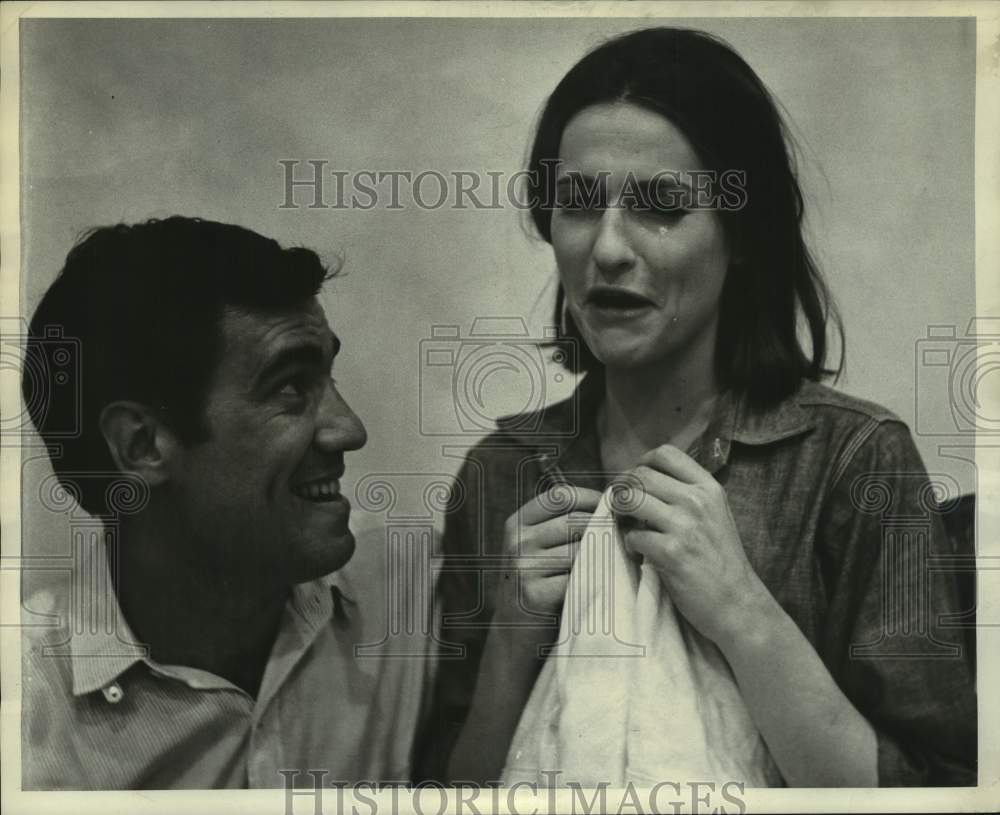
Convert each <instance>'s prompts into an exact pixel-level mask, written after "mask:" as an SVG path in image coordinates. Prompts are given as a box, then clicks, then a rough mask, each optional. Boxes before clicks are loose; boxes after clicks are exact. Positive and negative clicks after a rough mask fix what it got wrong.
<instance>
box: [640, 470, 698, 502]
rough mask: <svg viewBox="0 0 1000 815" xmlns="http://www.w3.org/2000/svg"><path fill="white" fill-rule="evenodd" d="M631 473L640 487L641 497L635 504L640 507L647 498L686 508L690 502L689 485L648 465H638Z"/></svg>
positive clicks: (690, 486)
mask: <svg viewBox="0 0 1000 815" xmlns="http://www.w3.org/2000/svg"><path fill="white" fill-rule="evenodd" d="M632 472H633V474H634V475H635V477H636V479H637V480H638V482H639V484H640V485H641V487H642V495H641V496H640V498H639V501H638V502H636V503H638V504H640V505H641V504H642V502H643V501H644V500H646V499H647V497H649V496H652V497H653V498H655V499H657V500H659V501H662V502H663V503H665V504H680V505H682V506H686V505H687V503H688V502H689V501H690V497H691V492H692V485H691V484H687V483H685V482H684V481H678V480H677V479H676V478H674V477H673V476H670V475H666V474H665V473H662V472H660V471H659V470H655V469H653V468H652V467H651V466H650V465H648V464H640V465H639V466H638V467H636V468H635V469H634V470H633V471H632Z"/></svg>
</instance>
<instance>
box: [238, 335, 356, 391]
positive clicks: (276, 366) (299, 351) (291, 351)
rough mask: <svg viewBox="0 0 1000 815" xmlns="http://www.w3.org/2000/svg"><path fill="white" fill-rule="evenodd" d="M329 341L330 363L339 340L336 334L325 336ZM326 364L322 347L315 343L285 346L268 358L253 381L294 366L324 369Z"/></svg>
mask: <svg viewBox="0 0 1000 815" xmlns="http://www.w3.org/2000/svg"><path fill="white" fill-rule="evenodd" d="M327 338H328V339H329V341H330V356H329V359H330V361H331V362H332V361H333V359H334V357H336V356H337V354H338V353H339V352H340V339H339V338H338V337H337V335H336V334H333V333H330V334H328V335H327ZM326 364H327V355H326V352H325V351H324V349H323V347H322V346H321V345H320V344H319V343H315V342H303V343H296V344H292V345H287V346H285V347H284V348H282V349H280V350H279V351H277V352H276V353H275V354H274V355H273V356H271V357H269V358H268V359H266V360H265V361H264V363H263V364H262V365H261V367H260V369H259V370H258V372H257V376H256V377H255V379H256V380H257V381H258V382H262V381H264V380H266V379H268V378H270V377H271V376H273V375H274V374H275V373H277V372H279V371H282V370H284V369H285V368H289V367H293V366H295V365H304V366H307V367H311V368H324V367H326Z"/></svg>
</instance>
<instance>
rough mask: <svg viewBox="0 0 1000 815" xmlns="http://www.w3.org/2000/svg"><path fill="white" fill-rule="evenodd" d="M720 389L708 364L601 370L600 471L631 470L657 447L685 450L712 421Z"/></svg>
mask: <svg viewBox="0 0 1000 815" xmlns="http://www.w3.org/2000/svg"><path fill="white" fill-rule="evenodd" d="M718 391H719V388H718V382H717V380H716V376H715V372H714V367H713V366H712V365H704V364H702V365H687V366H677V365H670V366H669V367H668V366H667V365H662V366H650V367H646V368H641V369H638V368H630V369H608V370H605V373H604V400H603V402H602V404H601V407H600V408H599V410H598V413H597V432H598V437H599V439H600V445H601V459H602V463H603V465H604V469H605V470H609V471H612V472H620V471H623V470H627V469H630V468H631V467H634V466H636V464H637V463H638V460H639V458H640V457H641V456H642V455H644V454H645V453H647V452H648V451H650V450H653V449H655V448H656V447H659V446H660V445H661V444H668V443H669V444H672V445H674V446H675V447H679V448H680V449H681V450H685V449H687V447H688V446H690V444H691V443H692V442H693V441H694V440H695V439H697V438H698V436H699V435H701V433H702V432H703V431H704V430H705V428H706V427H707V426H708V423H709V422H710V421H711V418H712V414H713V412H714V409H715V405H716V400H717V396H718Z"/></svg>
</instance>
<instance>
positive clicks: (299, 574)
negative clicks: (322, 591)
mask: <svg viewBox="0 0 1000 815" xmlns="http://www.w3.org/2000/svg"><path fill="white" fill-rule="evenodd" d="M311 544H312V545H311V546H308V547H303V550H304V551H303V550H300V551H299V552H298V555H299V557H298V558H296V560H297V563H296V565H297V567H298V568H296V569H295V573H294V574H293V582H295V583H306V582H308V581H310V580H316V579H317V578H320V577H324V576H325V575H328V574H330V573H331V572H335V571H337V570H338V569H342V568H343V567H344V566H346V565H347V563H348V561H349V560H350V559H351V557H353V555H354V550H355V547H356V543H355V540H354V535H353V534H352V533H351V530H350V529H346V530H343V531H338V532H337V533H336V534H332V535H331V534H327V535H324V536H323V537H322V538H321V539H318V540H313V541H311Z"/></svg>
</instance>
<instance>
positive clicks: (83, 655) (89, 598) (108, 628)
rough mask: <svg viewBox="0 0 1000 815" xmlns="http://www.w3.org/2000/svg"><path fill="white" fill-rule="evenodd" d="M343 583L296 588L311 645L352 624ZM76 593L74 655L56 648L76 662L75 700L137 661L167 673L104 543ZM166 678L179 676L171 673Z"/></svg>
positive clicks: (333, 578)
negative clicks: (138, 623) (132, 621)
mask: <svg viewBox="0 0 1000 815" xmlns="http://www.w3.org/2000/svg"><path fill="white" fill-rule="evenodd" d="M86 576H91V577H92V580H91V581H90V582H89V583H88V582H87V581H86V580H85V579H82V578H85V577H86ZM340 582H341V581H340V579H339V576H338V574H337V573H333V574H329V575H326V576H324V577H321V578H318V579H316V580H312V581H309V582H307V583H300V584H298V585H296V586H293V587H292V591H291V594H290V596H289V599H288V603H287V605H286V610H285V616H286V618H291V620H292V621H293V625H294V626H295V628H296V630H297V631H298V633H299V635H300V636H301V637H303V638H305V639H307V640H308V641H310V642H311V641H312V639H313V638H314V637H315V636H316V634H317V633H318V632H319V630H320V629H321V628H322V627H323V626H325V625H326V624H327V623H329V622H330V621H331V620H333V621H334V622H336V623H338V624H346V623H347V622H349V614H348V611H347V608H346V606H350V605H353V604H354V601H353V600H351V598H350V597H349V596H348V595H347V594H345V593H344V592H343V591H342V590H341V587H340V585H339V583H340ZM73 592H74V596H73V597H72V602H71V608H70V611H69V632H70V639H69V647H68V654H67V653H66V652H65V649H62V653H60V652H59V651H60V649H56V651H54V652H53V656H54V657H66V656H68V657H69V658H70V666H71V669H72V675H73V695H74V696H81V695H84V694H88V693H93V692H94V691H97V690H103V689H104V688H106V687H107V686H109V685H110V684H112V683H113V682H114V681H115V680H116V679H118V677H120V676H121V675H122V674H124V673H125V672H126V671H127V670H128V669H129V668H131V667H132V666H133V665H135V664H136V663H137V662H144V663H146V664H147V665H149V666H150V667H152V668H154V669H156V670H163V668H164V666H159V665H157V664H156V663H155V662H153V661H152V660H151V659H150V658H149V648H148V646H146V645H142V644H139V641H138V638H137V637H136V636H135V635H134V634H133V633H132V629H131V628H130V627H129V625H128V621H127V620H126V619H125V615H124V614H123V613H122V609H121V606H120V605H119V604H118V598H117V596H116V594H115V590H114V584H113V582H112V580H111V568H110V566H109V564H108V557H107V549H106V547H105V545H104V542H103V541H101V540H97V541H96V542H95V543H93V544H92V545H90V546H86V545H85V547H84V550H83V553H82V555H81V558H80V571H79V573H78V574H77V575H75V576H74V585H73ZM185 670H186V669H185ZM192 670H193V669H192ZM166 673H168V674H171V675H172V674H174V673H175V671H174V670H172V668H168V669H167V670H166ZM200 673H203V672H200Z"/></svg>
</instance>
